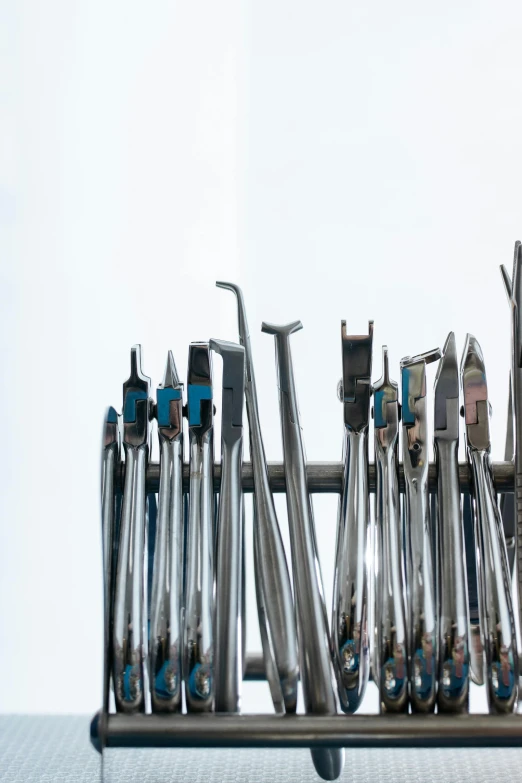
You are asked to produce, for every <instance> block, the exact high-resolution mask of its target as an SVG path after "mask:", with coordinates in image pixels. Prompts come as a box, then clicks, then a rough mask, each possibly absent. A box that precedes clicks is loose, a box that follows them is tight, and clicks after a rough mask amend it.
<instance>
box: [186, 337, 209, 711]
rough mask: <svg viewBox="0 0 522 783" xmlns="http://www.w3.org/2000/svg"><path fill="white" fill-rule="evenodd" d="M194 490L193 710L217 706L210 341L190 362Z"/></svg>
mask: <svg viewBox="0 0 522 783" xmlns="http://www.w3.org/2000/svg"><path fill="white" fill-rule="evenodd" d="M187 398H188V406H187V407H188V425H189V444H190V494H189V514H188V529H187V546H186V583H185V628H184V647H185V649H184V657H183V678H184V680H185V699H186V703H187V710H188V711H189V712H208V711H209V710H212V709H213V705H214V637H215V635H214V627H213V624H214V617H213V615H214V605H213V581H214V556H213V552H214V489H213V466H214V439H213V436H214V406H213V401H212V364H211V359H210V351H209V346H208V343H191V344H190V346H189V360H188V381H187Z"/></svg>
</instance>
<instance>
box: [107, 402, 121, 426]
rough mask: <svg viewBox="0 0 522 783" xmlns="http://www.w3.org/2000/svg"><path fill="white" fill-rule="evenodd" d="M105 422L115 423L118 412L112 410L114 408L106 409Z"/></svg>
mask: <svg viewBox="0 0 522 783" xmlns="http://www.w3.org/2000/svg"><path fill="white" fill-rule="evenodd" d="M107 423H108V424H117V423H118V414H117V413H116V411H115V410H114V408H113V407H112V405H111V407H110V408H109V410H108V411H107Z"/></svg>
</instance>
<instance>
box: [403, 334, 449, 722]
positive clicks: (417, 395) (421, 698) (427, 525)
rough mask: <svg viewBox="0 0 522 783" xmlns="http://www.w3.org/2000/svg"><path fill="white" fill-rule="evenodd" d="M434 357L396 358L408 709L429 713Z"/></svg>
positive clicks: (432, 698) (433, 690)
mask: <svg viewBox="0 0 522 783" xmlns="http://www.w3.org/2000/svg"><path fill="white" fill-rule="evenodd" d="M440 356H441V353H440V350H439V349H438V348H437V349H435V350H433V351H428V352H427V353H423V354H420V355H418V356H413V357H410V356H407V357H406V358H404V359H402V360H401V377H402V453H403V463H404V481H405V485H406V492H405V521H406V581H407V594H408V609H407V618H408V619H407V623H408V636H409V640H408V649H409V654H410V701H411V706H412V710H413V711H414V712H432V711H433V710H434V709H435V702H436V696H437V676H438V668H437V660H438V658H437V647H438V639H437V603H436V595H435V572H434V566H433V560H432V551H433V549H432V537H431V520H430V508H429V497H428V422H427V409H426V364H427V363H429V362H434V361H437V359H440Z"/></svg>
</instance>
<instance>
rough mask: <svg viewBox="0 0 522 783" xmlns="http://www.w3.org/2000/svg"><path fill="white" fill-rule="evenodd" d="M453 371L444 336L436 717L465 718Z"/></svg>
mask: <svg viewBox="0 0 522 783" xmlns="http://www.w3.org/2000/svg"><path fill="white" fill-rule="evenodd" d="M459 422H460V415H459V366H458V359H457V346H456V344H455V335H454V334H453V332H450V333H449V335H448V337H447V340H446V343H445V345H444V349H443V356H442V359H441V361H440V363H439V366H438V368H437V376H436V379H435V427H434V435H433V440H434V445H435V459H436V462H437V475H438V490H437V499H438V503H437V507H438V529H439V543H440V561H439V562H440V575H441V581H440V611H439V645H440V648H439V677H438V680H439V685H438V707H439V712H467V711H468V706H469V705H468V701H469V661H470V652H469V639H468V629H469V610H468V585H467V579H466V552H465V547H464V526H463V521H462V508H461V500H460V489H459V466H458V448H459Z"/></svg>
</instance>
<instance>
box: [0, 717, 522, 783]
mask: <svg viewBox="0 0 522 783" xmlns="http://www.w3.org/2000/svg"><path fill="white" fill-rule="evenodd" d="M89 722H90V720H89V718H86V717H78V716H59V717H57V716H53V717H48V716H38V717H26V716H18V715H17V716H8V715H3V716H0V780H1V781H2V783H22V781H23V783H94V782H95V781H96V783H99V781H100V774H101V764H100V756H99V755H98V754H97V753H96V752H95V751H94V750H93V749H92V748H91V745H90V742H89ZM105 756H106V760H105V761H104V781H106V782H107V783H108V782H109V781H110V782H111V783H134V782H135V781H136V783H138V781H139V783H167V781H172V783H177V782H178V781H179V782H180V783H181V781H183V782H184V783H185V781H190V783H220V782H221V781H227V783H228V782H229V781H230V783H265V781H267V783H283V781H284V782H285V783H316V781H318V780H319V778H318V777H317V775H316V774H315V772H314V769H313V767H312V763H311V761H310V757H309V754H308V751H306V750H291V751H288V750H268V749H267V750H235V749H226V750H208V749H205V748H202V749H201V750H197V749H191V750H167V751H165V750H111V751H109V752H108V753H106V754H105ZM521 778H522V749H512V748H509V749H507V750H490V749H487V748H484V749H479V750H464V749H462V750H420V749H419V750H417V749H411V750H380V749H379V750H372V749H369V750H355V751H353V750H352V751H349V752H347V753H346V765H345V770H344V773H343V776H342V778H341V780H342V781H343V782H344V783H346V781H350V780H353V781H356V783H366V782H368V783H378V781H386V783H396V781H404V782H405V783H414V781H415V782H417V781H419V783H421V782H422V783H435V782H437V783H438V782H439V781H440V783H446V781H448V780H458V781H459V783H480V782H481V781H484V783H485V782H486V781H487V783H491V781H492V780H493V781H501V783H515V782H516V783H518V781H519V780H521Z"/></svg>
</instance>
